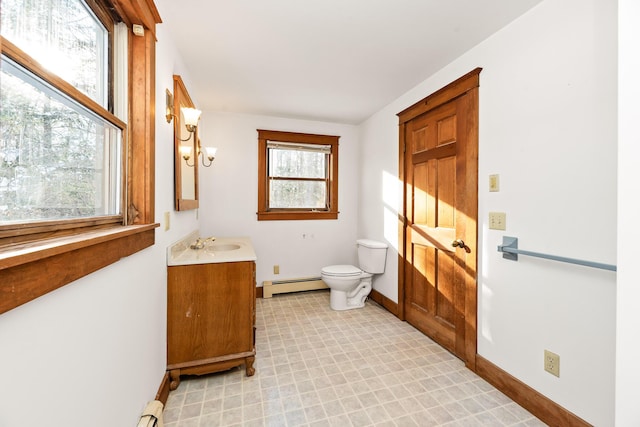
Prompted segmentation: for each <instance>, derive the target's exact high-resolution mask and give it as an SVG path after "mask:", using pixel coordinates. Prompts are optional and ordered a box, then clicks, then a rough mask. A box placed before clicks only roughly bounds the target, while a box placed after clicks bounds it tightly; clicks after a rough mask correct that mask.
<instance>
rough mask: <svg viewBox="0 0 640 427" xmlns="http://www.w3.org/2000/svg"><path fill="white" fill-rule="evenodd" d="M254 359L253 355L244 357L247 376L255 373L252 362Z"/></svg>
mask: <svg viewBox="0 0 640 427" xmlns="http://www.w3.org/2000/svg"><path fill="white" fill-rule="evenodd" d="M255 361H256V357H255V356H251V357H247V358H246V359H244V364H245V367H246V372H247V376H248V377H251V376H253V374H255V373H256V369H255V368H254V367H253V362H255Z"/></svg>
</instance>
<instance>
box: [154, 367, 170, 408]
mask: <svg viewBox="0 0 640 427" xmlns="http://www.w3.org/2000/svg"><path fill="white" fill-rule="evenodd" d="M170 384H171V378H170V377H169V372H165V373H164V376H163V377H162V381H161V382H160V387H159V388H158V392H157V393H156V400H159V401H160V402H162V404H163V405H165V406H166V405H167V400H168V399H169V392H170V391H171V389H170Z"/></svg>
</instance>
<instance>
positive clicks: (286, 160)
mask: <svg viewBox="0 0 640 427" xmlns="http://www.w3.org/2000/svg"><path fill="white" fill-rule="evenodd" d="M339 138H340V137H339V136H330V135H316V134H306V133H295V132H281V131H271V130H260V129H259V130H258V220H261V221H262V220H301V219H337V218H338V140H339Z"/></svg>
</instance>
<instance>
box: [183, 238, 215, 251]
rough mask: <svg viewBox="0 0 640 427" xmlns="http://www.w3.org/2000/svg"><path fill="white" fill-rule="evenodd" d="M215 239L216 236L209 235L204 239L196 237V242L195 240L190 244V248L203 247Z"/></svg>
mask: <svg viewBox="0 0 640 427" xmlns="http://www.w3.org/2000/svg"><path fill="white" fill-rule="evenodd" d="M214 240H216V238H215V237H213V236H212V237H207V238H206V239H203V238H202V237H198V238H197V239H196V241H195V242H193V243H192V244H190V245H189V248H191V249H202V248H204V247H205V245H206V244H207V242H213V241H214Z"/></svg>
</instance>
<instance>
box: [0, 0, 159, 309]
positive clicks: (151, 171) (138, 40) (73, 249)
mask: <svg viewBox="0 0 640 427" xmlns="http://www.w3.org/2000/svg"><path fill="white" fill-rule="evenodd" d="M111 4H112V6H113V8H114V10H115V11H116V12H117V13H118V15H119V16H120V18H121V19H122V21H123V22H125V23H126V24H127V26H128V27H129V123H128V125H127V135H126V136H125V138H124V140H125V144H126V148H127V150H126V151H127V183H126V185H125V188H126V192H127V224H129V225H126V226H125V225H112V224H109V221H108V220H106V221H105V222H104V223H101V221H98V223H95V224H92V225H90V226H89V228H88V229H87V228H86V227H83V228H80V229H74V228H70V229H68V230H66V231H62V232H60V231H59V230H57V229H55V230H54V229H52V230H53V231H48V230H47V229H46V227H45V228H44V229H42V230H41V231H42V232H41V233H40V234H37V236H38V238H37V239H35V240H33V239H32V240H30V241H24V239H22V241H19V240H20V239H17V238H16V236H13V237H12V238H7V239H5V238H2V237H0V314H2V313H5V312H7V311H9V310H11V309H13V308H15V307H18V306H20V305H22V304H25V303H27V302H29V301H31V300H34V299H36V298H38V297H40V296H42V295H45V294H46V293H48V292H51V291H53V290H55V289H58V288H60V287H62V286H64V285H66V284H69V283H71V282H73V281H75V280H77V279H79V278H81V277H84V276H86V275H88V274H90V273H92V272H95V271H97V270H99V269H101V268H103V267H106V266H108V265H110V264H113V263H115V262H116V261H118V260H120V259H121V258H123V257H126V256H129V255H131V254H134V253H136V252H138V251H141V250H143V249H145V248H148V247H150V246H152V245H153V244H154V243H155V228H156V227H158V225H159V224H156V223H154V221H155V182H154V179H155V60H156V58H155V47H156V40H155V25H156V24H158V23H160V22H162V20H161V19H160V16H159V14H158V11H157V9H156V6H155V4H154V3H153V1H152V0H112V1H111ZM134 23H136V24H140V23H141V24H142V25H143V26H144V28H145V30H148V31H145V32H144V35H142V36H136V35H134V34H133V31H132V24H134ZM6 43H7V42H6V41H3V40H2V38H0V49H1V50H2V51H3V52H4V51H5V44H6ZM60 234H62V236H61V235H60ZM52 235H55V236H53V237H52ZM17 240H18V241H17Z"/></svg>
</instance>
